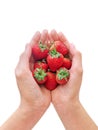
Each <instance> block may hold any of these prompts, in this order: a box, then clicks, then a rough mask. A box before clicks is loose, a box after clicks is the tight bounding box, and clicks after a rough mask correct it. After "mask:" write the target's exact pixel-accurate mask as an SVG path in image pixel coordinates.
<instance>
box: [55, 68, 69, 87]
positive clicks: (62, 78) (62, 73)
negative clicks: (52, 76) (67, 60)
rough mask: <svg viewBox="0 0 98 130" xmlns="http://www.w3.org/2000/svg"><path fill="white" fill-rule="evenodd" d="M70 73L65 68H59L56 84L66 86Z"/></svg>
mask: <svg viewBox="0 0 98 130" xmlns="http://www.w3.org/2000/svg"><path fill="white" fill-rule="evenodd" d="M69 76H70V73H69V71H68V70H67V69H66V68H65V67H61V68H60V69H59V70H57V73H56V81H57V83H58V84H61V85H62V84H66V83H67V82H68V80H69Z"/></svg>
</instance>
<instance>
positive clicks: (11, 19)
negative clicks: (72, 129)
mask: <svg viewBox="0 0 98 130" xmlns="http://www.w3.org/2000/svg"><path fill="white" fill-rule="evenodd" d="M97 2H98V0H0V125H1V124H2V123H4V122H5V120H6V119H7V118H8V117H9V116H10V115H11V114H12V113H13V112H14V111H15V110H16V108H17V107H18V105H19V100H20V98H19V92H18V89H17V85H16V80H15V76H14V69H15V67H16V64H17V62H18V58H19V55H20V54H21V52H22V51H23V50H24V47H25V44H26V43H27V42H29V41H30V40H31V38H32V36H33V35H34V33H35V32H36V31H37V30H39V31H42V30H43V29H48V30H49V31H50V30H51V29H56V30H57V32H59V31H62V32H63V33H64V34H65V35H66V37H67V38H68V40H69V41H70V42H73V43H74V44H75V45H76V47H77V48H78V50H80V51H81V53H82V56H83V69H84V76H83V82H82V86H81V91H80V100H81V103H82V104H83V106H84V108H85V109H86V111H87V112H88V114H89V115H90V116H91V118H92V119H93V120H94V122H95V123H96V124H97V125H98V47H97V46H98V45H97V44H98V4H97ZM39 129H41V130H46V129H47V130H50V129H52V130H53V129H54V130H56V129H59V130H64V127H63V125H62V123H61V121H60V119H59V117H58V115H57V113H56V112H55V110H54V108H53V106H52V105H51V106H50V107H49V109H48V110H47V112H46V113H45V114H44V116H43V117H42V118H41V120H40V121H39V122H38V124H37V125H36V126H35V128H34V129H33V130H39Z"/></svg>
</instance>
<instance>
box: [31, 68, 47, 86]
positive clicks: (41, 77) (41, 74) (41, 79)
mask: <svg viewBox="0 0 98 130" xmlns="http://www.w3.org/2000/svg"><path fill="white" fill-rule="evenodd" d="M32 74H33V77H34V78H35V80H36V82H37V83H38V84H44V83H45V82H46V80H47V73H46V72H45V70H44V69H42V68H36V69H34V70H33V72H32Z"/></svg>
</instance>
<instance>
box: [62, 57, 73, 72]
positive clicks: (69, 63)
mask: <svg viewBox="0 0 98 130" xmlns="http://www.w3.org/2000/svg"><path fill="white" fill-rule="evenodd" d="M71 65H72V61H71V60H70V59H69V58H64V62H63V65H62V66H63V67H65V68H66V69H70V68H71Z"/></svg>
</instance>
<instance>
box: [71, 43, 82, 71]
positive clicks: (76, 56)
mask: <svg viewBox="0 0 98 130" xmlns="http://www.w3.org/2000/svg"><path fill="white" fill-rule="evenodd" d="M69 51H70V54H71V55H72V67H71V70H74V71H77V70H78V69H79V71H82V55H81V53H80V52H79V51H78V50H77V49H76V48H75V46H74V45H73V44H69Z"/></svg>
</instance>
